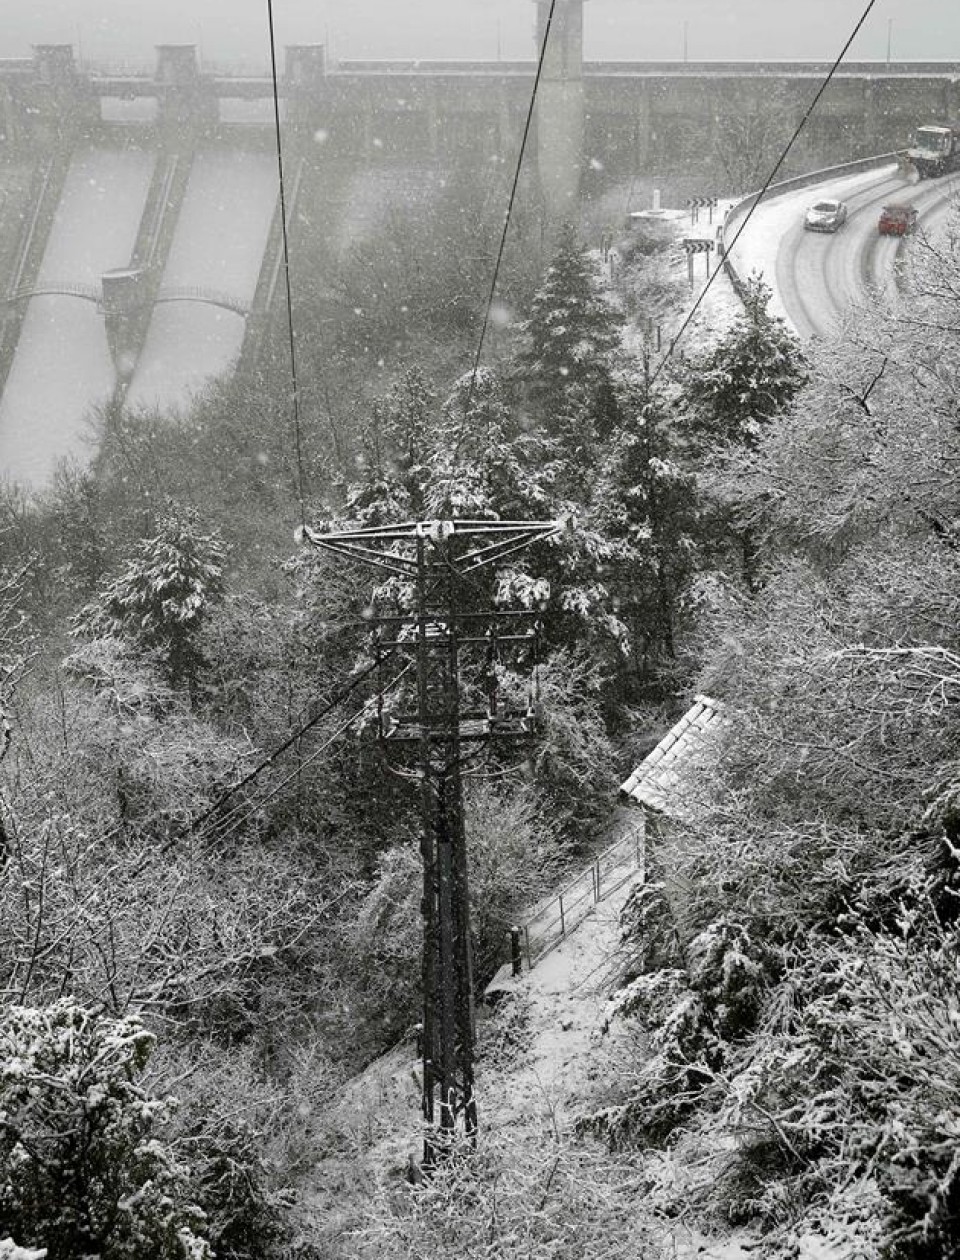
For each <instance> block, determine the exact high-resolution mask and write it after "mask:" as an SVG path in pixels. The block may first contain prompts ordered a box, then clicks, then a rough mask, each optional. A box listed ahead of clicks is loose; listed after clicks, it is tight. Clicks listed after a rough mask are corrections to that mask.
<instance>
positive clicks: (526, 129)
mask: <svg viewBox="0 0 960 1260" xmlns="http://www.w3.org/2000/svg"><path fill="white" fill-rule="evenodd" d="M556 8H557V0H551V3H550V12H549V13H548V14H547V24H546V27H545V28H544V32H543V43H542V44H541V46H540V55H539V57H538V59H537V73H536V74H535V75H534V79H533V91H532V92H531V94H530V104H529V106H528V108H527V118H526V121H525V123H524V125H523V138H522V139H521V141H520V152H519V153H518V154H517V165H516V169H515V170H514V173H513V186H512V187H511V189H510V200H509V201H508V203H507V213H506V214H505V215H504V219H503V232H502V233H501V235H500V247H499V249H498V250H497V261H496V265H495V266H494V268H493V280H492V281H491V282H490V294H489V296H488V298H487V309H486V310H485V311H484V315H483V326H482V328H481V329H480V340H479V341H478V342H477V353H476V355H475V357H474V360H473V373H472V375H471V377H470V392H469V394H468V396H467V408H466V409H467V410H468V411H469V409H470V404H471V403H472V402H473V394H474V390H475V389H476V385H477V373H478V372H479V370H480V355H481V354H482V353H483V343H484V341H485V340H486V336H487V328H488V327H489V325H490V312H491V311H492V310H493V300H494V297H495V296H496V292H497V281H498V280H499V278H500V266H501V264H502V263H503V253H504V250H505V249H506V245H507V232H508V231H509V228H510V217H511V215H512V214H513V205H514V202H515V201H516V198H517V186H518V185H519V183H520V172H521V170H522V168H523V158H524V154H525V153H526V149H527V140H528V139H529V137H530V128H531V126H532V125H533V111H534V109H535V107H536V103H537V92H538V90H539V88H540V79H541V77H542V75H543V63H544V61H545V59H546V55H547V45H548V44H549V42H550V28H551V26H552V25H553V15H554V12H555V11H556Z"/></svg>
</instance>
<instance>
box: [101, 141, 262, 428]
mask: <svg viewBox="0 0 960 1260" xmlns="http://www.w3.org/2000/svg"><path fill="white" fill-rule="evenodd" d="M276 202H277V165H276V158H275V157H273V156H271V155H270V154H269V153H266V152H264V153H256V152H251V151H245V150H242V149H212V148H211V149H202V150H201V151H200V152H199V153H198V154H197V156H196V158H195V159H194V163H193V168H192V170H191V172H190V179H189V182H188V185H187V192H186V196H185V198H184V202H183V207H182V209H181V211H180V217H179V219H178V221H177V227H176V231H175V232H174V238H173V243H172V245H171V247H170V255H169V257H168V259H167V265H166V269H165V271H164V274H163V280H162V282H161V286H160V287H161V291H162V290H164V289H166V290H184V289H194V290H199V291H207V292H209V293H215V294H223V295H225V296H226V297H228V298H230V299H231V300H232V301H235V302H237V303H238V304H240V305H241V306H243V307H245V308H247V309H249V307H250V304H251V303H252V301H253V296H254V293H255V291H256V287H257V280H258V278H259V275H260V267H261V264H262V262H263V255H264V250H265V249H266V246H267V240H268V237H269V233H270V223H271V220H272V218H273V214H274V210H275V207H276ZM244 329H245V321H244V317H243V316H242V315H240V314H237V313H236V312H235V311H231V310H227V309H226V308H224V307H220V306H215V305H212V304H207V303H202V302H197V301H182V300H181V301H172V302H163V303H160V304H159V305H157V306H156V307H155V308H154V312H153V315H152V317H151V320H150V328H149V331H148V333H147V338H146V342H145V344H144V347H143V352H142V353H141V355H140V361H139V363H138V364H137V369H136V371H135V373H134V376H133V380H132V381H131V383H130V387H129V389H128V391H127V396H126V400H125V401H126V404H127V405H128V406H146V407H160V408H182V407H184V406H186V405H187V404H188V403H189V402H190V399H191V397H192V395H193V394H194V393H195V392H196V391H197V390H199V389H200V388H202V386H203V385H204V383H205V382H206V381H207V380H209V379H210V378H211V377H213V376H219V375H220V374H221V373H223V372H226V371H227V370H228V369H229V368H230V367H231V366H232V365H233V363H234V362H235V361H236V358H237V356H238V355H239V353H240V348H241V346H242V344H243V334H244Z"/></svg>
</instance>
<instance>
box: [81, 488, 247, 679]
mask: <svg viewBox="0 0 960 1260" xmlns="http://www.w3.org/2000/svg"><path fill="white" fill-rule="evenodd" d="M225 560H226V549H225V547H224V545H223V541H222V540H221V538H220V535H219V534H218V533H216V532H214V533H212V534H206V533H203V532H202V531H201V529H200V522H199V519H198V516H197V514H196V512H195V511H193V510H192V509H178V510H174V509H173V508H172V507H171V509H170V510H169V511H168V513H167V515H166V516H165V517H164V518H163V519H162V520H161V521H160V522H159V524H158V527H157V532H156V534H155V535H154V536H153V537H152V538H144V539H142V540H141V541H140V543H139V545H138V546H137V549H136V552H135V554H134V555H133V556H132V557H131V559H130V560H128V561H127V563H126V565H125V566H124V568H123V570H122V571H121V572H120V573H119V574H118V575H117V577H115V578H114V579H113V580H112V581H111V582H108V583H107V585H106V586H104V587H103V588H102V589H101V590H100V591H99V593H98V595H97V597H96V599H95V600H94V601H93V602H92V603H90V604H88V605H87V606H86V607H85V608H83V609H81V611H80V612H79V613H78V615H77V617H76V619H75V632H76V633H78V634H81V635H83V636H85V637H93V638H103V637H115V638H118V639H121V640H126V641H128V642H132V643H134V644H135V645H136V646H137V647H138V648H139V649H140V650H141V651H144V652H146V653H149V654H151V655H152V656H154V657H155V658H156V660H157V661H158V663H159V665H160V667H161V669H162V671H163V673H164V675H165V679H166V681H167V682H168V683H169V685H170V686H171V687H175V688H176V687H182V686H186V687H187V688H188V690H189V691H190V693H191V694H192V693H193V690H194V687H195V684H196V681H197V675H198V672H199V669H200V667H201V665H202V663H203V655H202V652H201V649H200V644H199V636H200V630H201V628H202V626H203V623H204V621H205V619H206V616H207V613H208V611H209V608H210V605H211V603H213V602H214V601H216V600H218V599H219V598H220V596H221V594H222V592H223V568H224V563H225Z"/></svg>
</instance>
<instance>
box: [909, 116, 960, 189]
mask: <svg viewBox="0 0 960 1260" xmlns="http://www.w3.org/2000/svg"><path fill="white" fill-rule="evenodd" d="M907 161H908V162H909V163H910V165H911V166H912V167H914V169H915V170H916V172H917V174H918V175H919V176H920V178H921V179H934V178H935V177H936V176H937V175H946V174H948V173H949V172H950V171H956V170H960V130H958V129H957V128H956V127H947V126H927V127H918V128H917V131H916V134H915V135H914V137H913V146H912V147H911V148H909V149H908V150H907Z"/></svg>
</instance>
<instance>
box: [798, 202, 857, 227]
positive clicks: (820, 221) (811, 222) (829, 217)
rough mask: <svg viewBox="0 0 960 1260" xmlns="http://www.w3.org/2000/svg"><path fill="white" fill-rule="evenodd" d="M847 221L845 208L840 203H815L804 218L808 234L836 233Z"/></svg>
mask: <svg viewBox="0 0 960 1260" xmlns="http://www.w3.org/2000/svg"><path fill="white" fill-rule="evenodd" d="M846 221H847V207H846V206H845V205H844V204H843V202H842V201H832V200H831V201H817V202H814V204H813V205H812V206H811V207H810V209H809V210H808V211H807V213H806V215H805V216H804V220H803V226H804V227H805V228H806V229H807V231H808V232H836V231H838V230H839V229H840V228H842V227H843V225H844V224H845V223H846Z"/></svg>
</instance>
